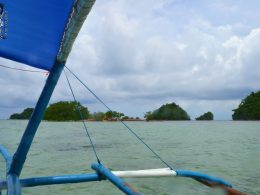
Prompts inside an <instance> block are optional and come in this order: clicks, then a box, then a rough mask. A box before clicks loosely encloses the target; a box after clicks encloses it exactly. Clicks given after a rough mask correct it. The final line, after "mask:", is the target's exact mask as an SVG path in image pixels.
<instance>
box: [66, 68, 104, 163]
mask: <svg viewBox="0 0 260 195" xmlns="http://www.w3.org/2000/svg"><path fill="white" fill-rule="evenodd" d="M63 72H64V75H65V77H66V80H67V83H68V85H69V88H70V91H71V94H72V96H73V99H74V102H75V104H76V109H77V111H78V113H79V116H80V119H81V121H82V123H83V126H84V128H85V131H86V133H87V136H88V139H89V142H90V144H91V147H92V149H93V152H94V154H95V156H96V159H97V162H98V163H100V159H99V157H98V154H97V151H96V148H95V145H94V143H93V141H92V139H91V136H90V134H89V131H88V128H87V125H86V123H85V121H84V119H83V115H82V112H81V111H80V108H79V105H78V101H77V99H76V97H75V94H74V92H73V89H72V87H71V84H70V81H69V78H68V76H67V74H66V72H65V69H64V70H63Z"/></svg>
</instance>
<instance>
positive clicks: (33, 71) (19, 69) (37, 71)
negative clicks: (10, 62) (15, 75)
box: [0, 64, 49, 74]
mask: <svg viewBox="0 0 260 195" xmlns="http://www.w3.org/2000/svg"><path fill="white" fill-rule="evenodd" d="M0 67H1V68H6V69H11V70H18V71H23V72H32V73H44V74H48V73H49V72H48V71H40V70H30V69H23V68H15V67H11V66H6V65H2V64H0Z"/></svg>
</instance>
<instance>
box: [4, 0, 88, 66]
mask: <svg viewBox="0 0 260 195" xmlns="http://www.w3.org/2000/svg"><path fill="white" fill-rule="evenodd" d="M79 2H81V5H79ZM82 2H84V4H86V3H88V4H91V5H87V7H88V8H89V9H90V8H91V6H92V4H93V2H92V1H80V0H78V1H74V0H44V1H37V0H16V1H13V0H2V1H1V3H2V4H3V5H4V10H5V11H6V12H7V14H8V24H7V25H8V32H7V38H6V39H3V40H0V57H3V58H8V59H11V60H14V61H17V62H21V63H24V64H27V65H30V66H33V67H36V68H41V69H44V70H50V69H51V68H52V66H53V64H54V62H55V60H56V59H57V56H58V55H59V53H60V52H61V51H60V50H61V46H62V45H63V43H64V42H66V40H65V39H64V37H65V33H66V32H67V31H70V34H71V33H72V34H73V33H74V35H75V36H74V39H75V37H76V35H77V34H78V31H79V29H80V28H78V29H76V32H75V23H76V22H77V21H76V22H74V24H73V25H74V26H73V25H72V28H74V29H73V30H74V31H73V30H71V29H69V28H70V26H69V25H71V24H70V23H71V20H72V19H73V17H74V19H75V20H79V19H80V18H79V16H76V17H75V14H77V13H78V9H81V8H82V6H86V5H83V3H82ZM73 7H74V8H75V9H73ZM88 11H90V10H88ZM83 21H84V20H83ZM83 21H81V22H83ZM81 25H82V24H81ZM81 25H80V27H81ZM69 37H70V39H71V35H70V36H69ZM74 39H73V40H70V41H69V42H71V43H70V44H71V45H69V46H68V47H67V48H66V49H67V50H69V51H70V48H71V46H72V44H73V42H74ZM67 42H68V41H67ZM69 51H67V53H69ZM63 52H64V51H63ZM65 52H66V51H65ZM66 59H67V56H65V57H63V60H64V61H66Z"/></svg>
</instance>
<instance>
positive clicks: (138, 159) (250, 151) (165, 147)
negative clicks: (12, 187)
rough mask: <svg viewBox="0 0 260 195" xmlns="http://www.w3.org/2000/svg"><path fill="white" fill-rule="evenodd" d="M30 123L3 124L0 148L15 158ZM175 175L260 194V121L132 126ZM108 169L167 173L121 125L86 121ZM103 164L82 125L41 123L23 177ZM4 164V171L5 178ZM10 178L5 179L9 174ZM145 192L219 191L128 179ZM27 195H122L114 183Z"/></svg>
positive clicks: (191, 194) (171, 180) (182, 181)
mask: <svg viewBox="0 0 260 195" xmlns="http://www.w3.org/2000/svg"><path fill="white" fill-rule="evenodd" d="M27 122H28V121H19V120H0V144H2V145H4V146H6V147H7V148H8V149H9V151H10V152H12V153H13V152H15V149H16V148H17V145H18V143H19V141H20V138H21V135H22V133H23V130H24V128H25V127H26V124H27ZM127 124H128V125H129V126H130V127H131V128H133V129H134V130H135V132H136V133H137V134H138V135H139V136H140V137H141V138H142V139H143V140H144V141H145V142H146V143H147V144H149V145H150V146H151V147H152V148H153V149H154V150H155V151H156V152H157V153H158V154H159V155H160V156H161V157H162V158H163V159H164V160H165V161H167V162H168V163H169V164H171V166H172V167H173V168H174V169H187V170H193V171H199V172H203V173H207V174H210V175H214V176H218V177H221V178H223V179H225V180H227V181H229V182H231V183H232V184H233V186H234V187H235V188H237V189H239V190H241V191H245V192H247V193H248V194H249V195H258V194H260V122H234V121H208V122H204V121H201V122H198V121H188V122H179V121H177V122H127ZM87 127H88V129H89V132H90V134H91V137H92V139H93V142H94V143H95V146H96V150H97V153H98V155H99V157H100V159H101V161H102V163H103V164H104V165H105V166H107V167H109V168H110V169H112V170H136V169H150V168H151V169H152V168H162V167H165V165H164V164H162V163H161V162H160V160H158V159H157V158H156V157H155V156H154V155H153V154H152V153H151V152H150V151H149V150H148V149H147V148H146V147H145V146H144V145H143V144H141V143H140V142H139V141H138V140H137V139H136V138H135V137H134V136H133V135H132V134H131V133H130V132H129V131H128V130H127V129H126V128H125V127H124V126H123V125H122V124H120V123H119V122H87ZM93 162H96V159H95V156H94V154H93V151H92V148H91V145H90V143H89V139H88V137H87V136H86V132H85V130H84V128H83V125H82V123H81V122H42V123H41V125H40V127H39V129H38V132H37V134H36V137H35V139H34V142H33V144H32V146H31V150H30V151H29V153H28V156H27V160H26V162H25V166H24V169H23V171H22V174H21V178H26V177H33V176H38V177H39V176H47V175H63V174H79V173H92V172H93V170H91V168H90V166H91V163H93ZM4 165H5V164H4V161H3V159H2V158H0V168H1V169H2V171H1V172H2V173H3V172H4V170H3V169H4V167H5V166H4ZM2 177H3V174H2ZM126 181H127V182H128V183H130V184H132V185H133V186H134V187H135V188H137V189H138V190H139V191H141V192H143V193H144V194H161V195H167V194H174V195H203V194H211V195H212V194H214V191H213V190H212V189H211V188H208V187H207V186H204V185H202V184H200V183H198V182H196V181H194V180H192V179H188V178H176V177H165V178H142V179H141V178H138V179H126ZM22 192H23V194H38V195H41V194H42V195H43V194H44V195H46V194H64V195H68V194H74V195H76V194H93V195H95V194H97V195H106V194H107V195H116V194H122V193H121V192H120V191H119V190H118V189H117V188H116V187H114V186H113V185H112V184H111V183H109V182H108V181H101V182H89V183H81V184H66V185H52V186H40V187H33V188H26V189H23V191H22Z"/></svg>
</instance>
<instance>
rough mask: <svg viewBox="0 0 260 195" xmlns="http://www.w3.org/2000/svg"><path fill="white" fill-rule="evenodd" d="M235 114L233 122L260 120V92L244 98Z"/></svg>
mask: <svg viewBox="0 0 260 195" xmlns="http://www.w3.org/2000/svg"><path fill="white" fill-rule="evenodd" d="M233 112H234V113H233V115H232V118H233V120H260V91H258V92H252V93H251V94H250V95H248V96H247V97H246V98H244V99H243V100H242V101H241V103H240V104H239V106H238V108H236V109H234V110H233Z"/></svg>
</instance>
